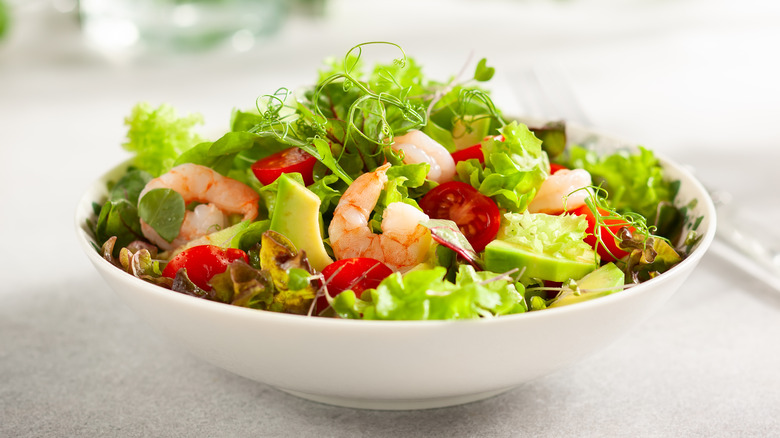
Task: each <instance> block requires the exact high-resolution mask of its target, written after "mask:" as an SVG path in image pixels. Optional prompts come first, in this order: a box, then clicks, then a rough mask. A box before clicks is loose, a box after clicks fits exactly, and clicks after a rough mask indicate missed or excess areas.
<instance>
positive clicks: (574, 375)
mask: <svg viewBox="0 0 780 438" xmlns="http://www.w3.org/2000/svg"><path fill="white" fill-rule="evenodd" d="M55 3H56V4H59V5H63V4H65V5H67V2H62V1H60V2H55ZM772 3H773V2H762V1H758V0H749V1H725V0H719V1H704V0H680V1H675V2H672V1H663V0H659V1H649V0H648V1H638V0H632V1H623V2H618V1H612V2H610V1H587V0H581V1H575V0H572V1H557V2H542V1H515V2H507V1H485V2H477V1H443V0H437V1H430V2H419V1H417V2H414V1H410V0H402V1H395V2H393V6H388V5H386V4H385V3H384V2H378V1H365V2H357V1H353V2H350V1H334V2H332V3H331V4H330V7H329V10H328V14H327V15H326V16H325V17H323V18H319V19H311V18H299V17H296V18H292V19H290V20H289V21H288V22H287V23H286V25H285V26H284V28H283V29H282V31H281V33H280V34H278V35H276V36H274V37H272V38H271V39H269V40H268V41H265V42H264V43H263V44H261V45H259V46H258V47H256V48H255V49H253V50H252V51H249V52H246V53H241V54H236V53H207V54H201V55H197V56H196V55H187V56H181V55H179V56H176V55H171V56H169V57H166V58H160V57H149V56H142V57H138V58H134V59H119V58H116V57H114V58H111V59H109V58H106V57H104V56H102V55H99V54H96V53H94V52H92V51H90V50H88V49H87V48H85V46H84V44H83V41H82V40H81V38H80V34H79V32H78V27H77V25H76V24H75V21H74V20H73V17H72V16H69V15H67V14H65V15H63V14H59V13H56V12H54V10H53V8H52V7H51V6H50V5H49V4H48V3H47V2H40V1H35V2H33V1H26V2H25V1H19V2H16V3H15V4H16V6H15V7H16V12H17V16H16V17H15V22H14V24H15V27H14V28H13V29H12V31H13V32H12V33H11V35H10V36H9V37H8V38H7V39H6V40H5V41H0V150H1V151H2V156H1V157H0V199H1V200H2V207H1V208H0V230H2V236H3V241H4V242H3V243H4V245H3V249H2V251H0V267H1V268H0V269H1V270H2V272H3V282H2V286H0V436H187V437H191V436H248V435H254V436H394V437H395V436H401V437H404V436H442V437H450V436H520V435H533V436H708V437H709V436H729V437H731V436H778V435H780V373H779V371H780V294H779V293H777V292H776V291H775V289H773V288H771V287H769V286H767V285H766V284H765V283H763V282H761V281H759V280H757V279H754V278H752V277H750V276H749V275H747V274H746V273H745V272H744V271H742V270H739V269H737V268H735V267H734V265H733V264H732V263H730V261H729V259H728V258H727V257H722V256H719V255H718V253H716V252H711V253H710V254H708V255H706V256H705V258H704V259H703V261H702V263H701V265H700V267H699V269H698V270H697V271H696V272H695V273H694V274H693V276H692V277H691V278H690V279H689V280H688V281H687V283H686V284H685V285H684V286H683V288H682V289H681V290H680V291H679V292H678V293H677V294H676V295H675V296H674V297H673V298H672V300H671V301H669V302H668V303H667V304H666V305H665V306H664V307H663V308H662V309H661V311H660V312H658V313H657V314H656V315H654V316H653V317H652V318H651V319H649V320H648V321H646V322H644V323H642V324H641V325H639V326H638V327H637V328H636V329H635V330H633V331H632V332H631V333H629V334H627V335H626V336H625V337H624V338H623V339H622V340H621V341H619V342H617V343H616V344H614V345H612V346H611V347H610V348H609V349H607V350H605V351H602V352H599V353H597V354H595V355H593V356H592V357H590V358H588V359H587V360H585V361H584V362H582V363H580V364H579V365H577V366H575V367H573V368H570V369H567V370H564V371H560V372H557V373H555V374H553V375H549V376H547V377H544V378H541V379H538V380H536V381H534V382H531V383H529V384H527V385H525V386H523V387H520V388H518V389H516V390H513V391H511V392H509V393H506V394H503V395H501V396H498V397H495V398H492V399H489V400H486V401H483V402H477V403H472V404H469V405H464V406H459V407H452V408H445V409H436V410H428V411H410V412H382V411H361V410H353V409H345V408H338V407H332V406H327V405H321V404H317V403H312V402H308V401H304V400H300V399H298V398H295V397H293V396H290V395H287V394H285V393H282V392H279V391H277V390H275V389H273V388H270V387H268V386H266V385H264V384H261V383H256V382H252V381H248V380H246V379H243V378H241V377H237V376H235V375H232V374H230V373H228V372H226V371H222V370H220V369H217V368H215V367H213V366H211V365H208V364H206V363H203V362H201V361H199V360H197V359H195V358H193V357H192V356H190V355H189V354H188V353H187V352H185V351H182V350H181V349H180V348H179V347H178V346H177V345H174V344H173V343H172V342H169V341H168V340H166V339H163V338H160V337H158V336H157V335H156V334H155V333H153V332H152V331H151V329H150V328H149V327H148V326H147V325H146V324H145V323H144V322H143V321H141V320H140V319H139V318H138V317H136V316H135V315H134V314H133V313H131V312H130V311H129V309H127V308H126V307H125V306H124V305H123V304H122V303H121V302H119V300H118V299H117V297H116V296H115V295H114V294H113V293H112V292H111V291H110V290H109V289H108V287H107V286H106V284H105V283H104V282H103V281H102V279H101V278H99V277H98V275H97V273H96V272H95V271H94V270H93V268H92V267H91V266H90V264H89V263H88V261H87V259H86V257H85V256H84V255H83V254H82V253H81V250H80V248H79V247H78V246H77V245H76V241H75V234H74V225H73V220H72V215H73V212H74V208H75V205H76V202H77V200H78V198H79V196H80V194H81V192H82V191H83V190H84V189H85V188H86V187H87V185H88V184H89V183H90V182H91V181H92V180H94V179H95V178H97V177H98V176H99V175H100V174H101V173H103V172H104V170H106V169H108V168H109V167H110V166H112V165H114V164H116V163H118V162H120V161H121V160H124V159H125V158H126V157H127V156H128V155H127V153H126V152H125V151H123V150H122V149H121V148H120V146H119V145H120V143H121V142H122V141H123V140H124V134H125V127H124V126H123V118H124V117H125V116H126V115H127V114H128V113H129V110H130V108H131V107H132V106H133V105H134V104H135V103H136V102H138V101H148V102H150V103H153V104H160V103H163V102H167V103H170V104H172V105H174V106H175V107H177V108H179V109H180V110H181V111H182V112H200V113H201V114H203V115H204V117H205V118H206V120H207V129H223V128H225V127H226V126H227V123H228V120H229V115H230V111H231V109H232V108H234V107H240V108H246V107H251V106H252V105H253V104H254V100H255V98H256V97H257V96H258V95H261V94H264V93H268V92H272V91H274V90H275V89H276V88H278V87H279V86H288V87H296V86H298V85H301V84H306V83H309V82H311V81H312V80H313V79H314V71H315V69H316V68H318V67H319V66H320V60H321V59H323V58H324V57H326V56H329V55H336V56H341V54H342V53H344V52H345V51H346V50H347V49H348V48H349V47H351V46H352V45H353V44H355V43H358V42H362V41H368V40H389V41H395V42H398V43H400V44H401V45H402V46H403V47H404V48H405V49H406V51H407V52H408V53H409V54H410V55H412V56H414V57H416V58H417V59H418V60H420V61H421V62H422V63H423V64H424V65H426V66H429V68H428V69H427V71H429V72H430V73H431V74H433V75H435V76H438V77H441V78H444V77H445V76H447V75H449V74H451V73H454V72H455V71H457V70H458V69H459V68H460V66H461V65H462V64H463V63H464V62H465V60H466V58H467V57H468V56H469V54H470V53H471V52H472V51H473V53H474V56H476V57H482V56H486V57H487V58H488V60H489V61H490V62H491V63H492V64H493V65H494V66H495V67H496V68H497V70H498V73H497V78H496V81H495V89H496V91H497V94H496V100H497V102H498V103H499V104H500V105H501V106H503V107H504V108H506V111H507V112H514V111H519V112H523V111H524V110H527V108H525V109H524V108H523V106H522V105H520V104H519V103H518V101H517V100H516V99H515V98H514V97H513V95H512V93H511V90H512V89H513V85H514V84H517V83H518V78H520V77H521V73H522V72H523V71H526V70H527V69H528V68H530V67H535V68H539V69H545V68H548V69H549V68H556V69H559V70H560V71H561V72H562V73H563V74H564V75H565V76H566V77H568V78H569V80H570V82H571V84H572V86H573V87H574V90H575V92H576V94H577V96H578V97H579V99H580V101H581V103H582V106H583V107H584V109H585V111H586V112H587V113H588V115H589V117H590V119H591V121H592V122H593V123H594V124H595V125H596V126H599V127H600V128H602V129H603V130H605V131H607V132H612V133H614V134H617V135H619V136H622V137H625V138H631V139H634V140H635V141H636V142H638V143H642V144H644V145H646V146H648V147H651V148H653V149H655V150H657V151H659V152H661V153H663V154H665V155H667V156H669V157H671V158H673V159H675V160H677V161H680V162H683V163H687V164H690V165H691V166H693V167H695V168H696V171H697V172H698V174H699V175H700V176H701V178H702V179H703V180H704V181H706V182H707V184H709V185H711V186H713V187H715V188H721V189H728V190H729V191H730V192H731V193H732V194H733V195H734V199H735V203H736V204H738V206H739V207H740V210H739V213H738V216H739V218H740V220H741V221H742V222H744V223H746V224H750V227H751V229H753V230H759V231H757V232H759V233H760V234H761V235H762V236H764V237H765V238H766V239H768V240H769V239H775V242H778V241H779V240H778V238H779V234H778V232H777V231H772V230H770V227H772V226H775V227H776V224H778V222H780V209H779V208H778V204H779V202H778V201H780V196H779V195H778V189H780V176H779V175H780V173H779V172H777V165H778V163H780V147H779V146H780V133H778V132H779V131H778V128H777V126H778V117H780V104H779V103H778V102H780V85H778V84H780V82H778V80H777V79H778V78H780V61H778V60H777V53H778V47H780V7H778V6H773V4H772ZM420 4H424V5H425V6H424V9H423V10H419V5H420ZM413 5H417V7H418V9H413V8H412V7H411V6H413ZM399 11H403V12H399Z"/></svg>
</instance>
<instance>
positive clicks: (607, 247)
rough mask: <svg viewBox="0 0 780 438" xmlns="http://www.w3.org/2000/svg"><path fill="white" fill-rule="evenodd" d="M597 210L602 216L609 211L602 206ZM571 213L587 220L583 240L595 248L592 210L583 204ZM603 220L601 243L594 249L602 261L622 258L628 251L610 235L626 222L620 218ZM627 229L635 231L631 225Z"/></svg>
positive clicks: (595, 239)
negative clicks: (621, 247)
mask: <svg viewBox="0 0 780 438" xmlns="http://www.w3.org/2000/svg"><path fill="white" fill-rule="evenodd" d="M598 210H599V214H600V215H601V216H602V217H603V216H608V215H609V212H608V211H606V210H604V209H602V208H599V209H598ZM571 213H572V214H576V215H580V216H585V219H586V220H587V221H588V230H587V233H588V235H587V236H586V237H585V242H586V243H588V244H589V245H590V246H592V247H594V248H596V243H597V242H598V239H597V238H596V236H595V235H594V232H595V229H596V217H595V216H594V215H593V212H592V211H590V208H588V206H587V205H583V206H581V207H579V208H577V209H575V210H573V211H572V212H571ZM603 222H604V223H605V224H606V226H601V240H602V241H603V243H601V244H599V246H598V248H596V251H597V252H598V253H599V255H600V256H601V260H602V261H607V262H613V261H615V260H617V259H620V258H623V257H624V256H625V255H626V254H628V252H627V251H624V250H622V249H620V248H619V247H618V245H617V242H618V240H617V239H616V238H614V237H612V234H614V235H616V236H617V235H618V232H619V231H620V229H621V228H622V227H624V226H627V225H628V224H627V223H626V222H625V221H624V220H621V219H604V220H603ZM628 229H629V230H630V231H631V232H632V233H633V232H635V231H636V230H635V228H634V227H632V226H629V227H628ZM610 232H611V233H612V234H611V233H610ZM610 253H611V254H610Z"/></svg>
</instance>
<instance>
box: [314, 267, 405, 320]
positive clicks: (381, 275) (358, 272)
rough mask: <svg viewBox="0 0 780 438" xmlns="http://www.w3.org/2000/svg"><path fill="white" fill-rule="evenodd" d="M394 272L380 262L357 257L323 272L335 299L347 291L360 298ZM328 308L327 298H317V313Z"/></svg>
mask: <svg viewBox="0 0 780 438" xmlns="http://www.w3.org/2000/svg"><path fill="white" fill-rule="evenodd" d="M392 273H393V270H392V269H390V268H388V267H387V265H385V264H384V263H382V262H380V261H379V260H376V259H372V258H368V257H355V258H350V259H341V260H337V261H335V262H333V263H331V264H329V265H328V266H326V267H325V268H324V269H323V270H322V275H323V276H324V277H325V282H326V284H327V285H328V295H330V296H331V297H335V296H336V295H338V294H340V293H341V292H344V291H345V290H348V289H350V290H352V291H353V292H355V296H357V297H360V294H361V293H363V291H364V290H366V289H374V288H376V287H377V286H378V285H379V283H381V282H382V280H384V279H385V278H386V277H387V276H389V275H390V274H392ZM327 307H328V300H327V298H325V297H324V296H323V297H319V298H317V311H318V312H320V311H322V310H325V309H326V308H327Z"/></svg>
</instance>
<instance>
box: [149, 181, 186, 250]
mask: <svg viewBox="0 0 780 438" xmlns="http://www.w3.org/2000/svg"><path fill="white" fill-rule="evenodd" d="M184 214H185V205H184V198H182V197H181V195H180V194H178V193H177V192H176V191H174V190H171V189H153V190H150V191H149V192H147V193H146V194H145V195H144V196H143V197H142V198H141V200H140V202H139V203H138V216H140V218H141V219H143V221H144V222H146V223H147V224H149V226H151V227H152V228H154V230H155V231H157V234H159V235H160V237H162V238H163V239H165V240H166V241H167V242H173V239H175V238H176V236H178V235H179V230H180V229H181V224H182V222H184Z"/></svg>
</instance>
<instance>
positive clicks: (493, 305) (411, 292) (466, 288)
mask: <svg viewBox="0 0 780 438" xmlns="http://www.w3.org/2000/svg"><path fill="white" fill-rule="evenodd" d="M445 274H446V269H445V268H443V267H436V268H434V269H425V270H419V271H414V270H413V271H410V272H408V273H407V274H405V275H403V276H402V275H401V274H399V273H394V274H392V275H390V276H389V277H387V278H386V279H384V280H383V281H382V283H380V284H379V286H378V287H377V288H376V289H369V290H367V291H364V292H363V294H362V296H361V298H357V297H356V296H355V294H354V292H352V291H345V292H342V293H340V294H339V295H337V296H336V298H335V299H334V300H333V303H332V304H331V306H332V307H333V309H334V310H335V311H336V313H337V314H338V315H339V316H340V317H342V318H362V319H383V320H441V319H475V318H481V317H491V316H498V315H506V314H512V313H522V312H525V311H526V310H528V309H527V306H526V303H525V300H524V298H523V295H522V291H524V289H523V287H522V285H516V284H515V283H513V282H511V281H510V280H509V279H508V277H504V276H501V275H499V274H495V273H492V272H487V271H479V272H478V271H476V270H474V268H473V267H471V266H468V265H461V267H460V269H459V271H458V274H457V276H456V279H455V283H452V282H449V281H447V280H444V275H445ZM516 286H517V287H520V288H521V290H520V291H518V289H517V287H516Z"/></svg>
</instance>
